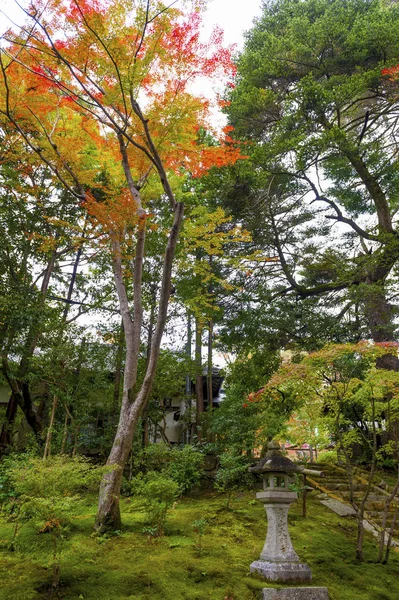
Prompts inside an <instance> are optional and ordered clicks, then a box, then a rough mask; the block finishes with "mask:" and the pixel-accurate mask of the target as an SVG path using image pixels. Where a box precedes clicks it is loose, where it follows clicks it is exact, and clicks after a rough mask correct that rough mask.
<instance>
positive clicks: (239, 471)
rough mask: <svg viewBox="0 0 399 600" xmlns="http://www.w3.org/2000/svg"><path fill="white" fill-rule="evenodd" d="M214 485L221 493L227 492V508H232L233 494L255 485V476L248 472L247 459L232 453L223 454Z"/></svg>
mask: <svg viewBox="0 0 399 600" xmlns="http://www.w3.org/2000/svg"><path fill="white" fill-rule="evenodd" d="M214 485H215V488H216V489H217V490H218V491H219V492H227V494H228V499H227V508H230V503H231V498H232V494H233V492H234V491H237V490H242V489H248V488H249V487H251V486H252V485H253V475H251V473H249V472H248V461H247V460H246V459H245V457H244V456H243V455H242V454H231V453H230V452H224V453H223V454H221V455H220V467H219V469H218V471H217V473H216V477H215V484H214Z"/></svg>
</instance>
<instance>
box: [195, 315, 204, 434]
mask: <svg viewBox="0 0 399 600" xmlns="http://www.w3.org/2000/svg"><path fill="white" fill-rule="evenodd" d="M202 377H203V375H202V324H201V322H200V319H199V318H197V319H196V321H195V402H196V429H197V437H198V440H199V441H202V431H201V426H202V423H201V420H202V414H203V412H204V389H203V379H202Z"/></svg>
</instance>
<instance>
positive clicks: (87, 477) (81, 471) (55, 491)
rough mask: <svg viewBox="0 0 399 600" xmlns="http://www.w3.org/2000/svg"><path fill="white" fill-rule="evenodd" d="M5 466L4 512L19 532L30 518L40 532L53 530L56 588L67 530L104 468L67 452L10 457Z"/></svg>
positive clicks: (54, 582)
mask: <svg viewBox="0 0 399 600" xmlns="http://www.w3.org/2000/svg"><path fill="white" fill-rule="evenodd" d="M2 466H3V468H2V486H3V487H2V490H3V491H2V508H3V516H4V517H6V518H7V520H8V521H13V522H14V523H15V524H16V528H15V530H14V532H15V535H16V532H17V531H18V528H20V527H21V526H22V525H23V524H24V523H27V522H30V523H32V524H33V525H34V526H35V527H36V528H37V530H38V531H39V532H40V533H49V534H50V538H49V541H50V543H51V548H52V554H53V559H52V572H53V579H52V587H53V588H56V587H57V586H58V583H59V572H60V542H61V540H62V534H63V531H64V530H65V527H66V526H67V525H69V524H70V523H71V518H72V516H73V515H74V514H76V512H77V510H78V507H79V502H81V501H82V500H83V499H84V498H85V497H86V496H87V495H88V494H90V493H92V492H94V491H96V490H97V488H98V485H99V482H100V478H101V476H102V474H103V473H104V468H100V467H94V466H93V465H91V464H90V462H89V461H88V460H87V459H84V458H82V457H79V456H76V457H73V458H71V457H67V456H65V455H62V456H54V457H51V458H47V459H42V458H37V457H34V456H31V455H28V456H26V455H20V456H18V457H10V458H9V459H8V460H6V461H4V462H3V465H2ZM14 537H15V536H14ZM13 542H15V539H14V540H13Z"/></svg>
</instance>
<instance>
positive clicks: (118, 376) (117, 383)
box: [112, 321, 125, 415]
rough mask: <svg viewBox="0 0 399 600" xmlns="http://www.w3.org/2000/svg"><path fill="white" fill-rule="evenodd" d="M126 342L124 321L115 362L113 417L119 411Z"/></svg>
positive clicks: (120, 330)
mask: <svg viewBox="0 0 399 600" xmlns="http://www.w3.org/2000/svg"><path fill="white" fill-rule="evenodd" d="M124 341H125V330H124V328H123V321H122V322H121V325H120V328H119V337H118V349H117V351H116V360H115V380H114V394H113V404H112V415H116V414H117V411H118V404H119V393H120V389H121V381H122V360H123V345H124Z"/></svg>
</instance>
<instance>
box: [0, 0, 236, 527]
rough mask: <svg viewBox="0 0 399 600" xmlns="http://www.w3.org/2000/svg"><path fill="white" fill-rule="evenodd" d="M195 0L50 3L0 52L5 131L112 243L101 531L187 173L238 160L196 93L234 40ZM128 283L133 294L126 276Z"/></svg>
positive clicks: (154, 347)
mask: <svg viewBox="0 0 399 600" xmlns="http://www.w3.org/2000/svg"><path fill="white" fill-rule="evenodd" d="M201 5H202V3H201V2H193V3H191V4H190V10H188V11H187V12H183V11H182V10H178V9H177V8H175V7H174V6H172V5H171V6H167V5H165V4H163V3H162V2H158V1H153V2H152V1H150V0H148V1H141V0H139V1H137V2H134V3H133V4H131V5H127V4H126V3H124V2H121V1H116V2H112V4H111V3H109V2H106V1H105V2H102V3H101V2H98V1H97V0H81V1H74V0H66V1H58V0H51V1H50V2H41V1H39V2H37V3H35V4H34V5H33V4H32V5H31V6H30V7H29V8H28V9H27V10H26V11H25V14H26V24H25V25H24V26H23V27H21V28H20V29H19V30H18V31H16V32H12V31H9V32H7V33H6V34H5V36H4V39H5V41H6V42H7V46H6V47H4V48H2V52H1V65H0V68H1V72H2V81H1V100H0V103H1V104H0V114H1V116H2V127H3V128H4V130H5V131H6V132H7V135H10V136H14V137H15V138H16V139H19V140H22V141H23V143H24V144H25V147H26V155H29V154H31V153H32V152H34V153H35V154H36V155H37V156H39V158H40V160H41V161H42V163H43V165H45V166H46V167H47V168H48V170H49V171H50V172H51V173H52V175H53V176H54V178H57V179H58V180H59V181H60V182H61V183H62V184H63V186H64V187H65V189H66V190H68V191H69V192H70V194H71V196H72V197H74V198H76V200H77V201H78V202H80V203H82V204H83V205H84V207H85V208H86V209H87V211H88V212H89V214H90V215H91V218H92V219H93V221H94V223H95V224H96V225H97V227H98V229H99V231H100V232H101V233H102V234H103V235H104V239H106V240H107V242H106V243H107V244H109V247H110V250H111V252H112V263H113V272H114V280H115V286H116V290H117V295H118V301H119V306H120V312H121V316H122V320H123V326H124V330H125V336H126V357H125V370H124V390H123V399H122V407H121V413H120V420H119V425H118V429H117V433H116V436H115V440H114V444H113V447H112V449H111V453H110V456H109V459H108V463H109V464H110V465H114V466H115V468H114V469H113V470H111V471H110V472H108V473H107V474H106V475H105V477H104V479H103V481H102V484H101V489H100V499H99V510H98V515H97V521H96V527H97V529H98V530H99V531H104V530H105V529H107V528H119V526H120V511H119V490H120V484H121V480H122V472H123V466H124V464H125V462H126V460H127V457H128V455H129V452H130V449H131V445H132V439H133V435H134V431H135V427H136V424H137V421H138V418H139V416H140V413H141V411H142V409H143V407H144V406H145V404H146V402H147V400H148V396H149V393H150V390H151V385H152V381H153V378H154V374H155V369H156V364H157V359H158V356H159V352H160V344H161V339H162V334H163V330H164V327H165V321H166V316H167V306H168V300H169V296H170V288H171V284H170V280H171V273H172V265H173V257H174V253H175V247H176V242H177V238H178V234H179V230H180V227H181V223H182V219H183V207H184V200H185V196H186V195H187V194H188V195H190V191H186V190H185V189H184V186H183V182H184V179H185V174H186V173H191V174H192V175H193V176H195V177H199V176H200V175H201V174H202V173H204V172H206V171H207V170H208V169H209V167H210V166H212V165H218V166H220V165H224V164H229V163H233V162H235V161H236V160H237V159H238V158H239V157H240V150H239V148H238V147H237V146H236V144H234V142H233V140H232V139H231V137H230V135H229V131H225V132H222V133H221V134H220V133H218V132H214V136H216V138H217V139H218V143H217V144H213V145H209V144H208V143H207V141H206V139H205V140H201V138H200V136H199V130H200V128H205V129H206V128H208V129H209V115H210V111H211V108H212V107H211V103H210V101H209V100H207V99H206V98H204V97H202V96H200V95H195V94H194V93H193V92H192V84H193V83H194V81H195V80H197V79H198V80H203V79H204V78H206V79H207V80H212V79H215V78H217V79H218V80H220V79H223V78H228V77H230V76H231V75H232V73H233V72H234V67H233V63H232V61H231V49H228V48H225V47H224V46H223V44H222V33H221V31H219V30H215V31H214V33H213V35H212V36H211V39H210V41H209V43H203V42H201V40H200V25H201ZM156 202H158V203H160V204H159V205H160V206H164V205H165V204H167V205H168V206H169V217H168V221H169V223H168V227H167V230H165V231H162V232H160V235H163V236H164V238H165V248H164V258H163V266H162V269H161V271H162V275H161V285H160V286H159V290H158V292H157V296H158V315H157V321H156V326H155V331H154V335H153V338H152V343H151V352H150V355H149V358H148V363H147V369H146V373H145V375H144V378H143V381H142V382H141V385H139V384H138V380H137V367H138V358H139V349H140V341H141V330H142V320H143V304H142V274H143V262H144V256H145V242H146V230H147V229H148V228H150V227H151V226H152V225H151V223H152V216H153V215H152V214H151V212H149V210H148V209H147V207H148V206H153V205H154V203H156ZM130 281H132V284H133V285H132V287H133V303H132V305H131V304H130V302H129V294H128V290H127V282H130Z"/></svg>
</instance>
